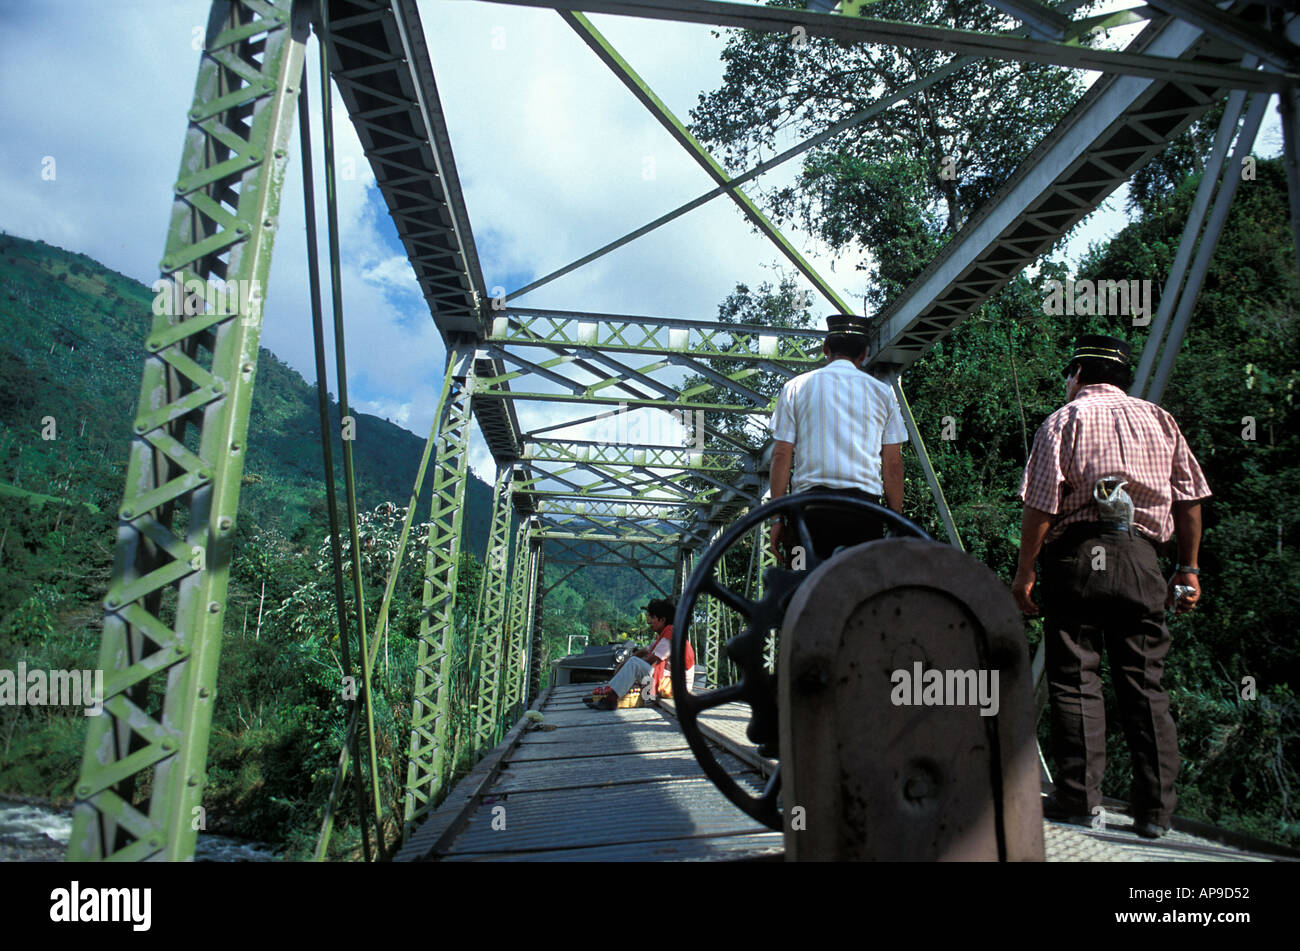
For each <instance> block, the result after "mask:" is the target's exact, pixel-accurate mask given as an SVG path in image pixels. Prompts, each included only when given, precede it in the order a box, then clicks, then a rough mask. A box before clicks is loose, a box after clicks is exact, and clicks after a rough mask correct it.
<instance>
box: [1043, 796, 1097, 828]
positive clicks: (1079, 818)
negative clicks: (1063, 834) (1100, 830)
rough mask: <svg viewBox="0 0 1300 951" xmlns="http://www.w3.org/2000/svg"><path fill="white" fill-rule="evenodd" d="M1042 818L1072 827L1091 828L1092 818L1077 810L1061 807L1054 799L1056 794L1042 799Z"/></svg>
mask: <svg viewBox="0 0 1300 951" xmlns="http://www.w3.org/2000/svg"><path fill="white" fill-rule="evenodd" d="M1043 818H1044V819H1050V820H1051V821H1052V822H1064V823H1066V824H1067V825H1072V826H1091V825H1092V816H1090V815H1089V814H1088V813H1086V812H1081V811H1079V810H1078V809H1074V808H1070V807H1069V806H1065V805H1062V804H1061V803H1060V802H1058V801H1057V799H1056V794H1055V793H1052V794H1051V795H1050V796H1046V797H1044V798H1043Z"/></svg>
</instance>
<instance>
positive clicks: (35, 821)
mask: <svg viewBox="0 0 1300 951" xmlns="http://www.w3.org/2000/svg"><path fill="white" fill-rule="evenodd" d="M71 836H72V808H71V807H70V806H67V807H58V806H51V805H49V804H48V803H39V802H31V801H26V802H24V801H20V800H16V799H4V798H0V862H62V861H63V857H64V855H65V854H67V851H68V839H69V838H70V837H71ZM194 860H195V861H196V862H277V861H279V860H280V855H279V854H278V853H276V852H274V851H272V850H271V849H270V847H268V846H266V845H263V844H262V843H260V842H249V841H247V840H244V839H234V838H231V837H230V836H227V835H215V834H213V833H210V832H200V833H199V841H198V845H197V846H196V847H195V850H194Z"/></svg>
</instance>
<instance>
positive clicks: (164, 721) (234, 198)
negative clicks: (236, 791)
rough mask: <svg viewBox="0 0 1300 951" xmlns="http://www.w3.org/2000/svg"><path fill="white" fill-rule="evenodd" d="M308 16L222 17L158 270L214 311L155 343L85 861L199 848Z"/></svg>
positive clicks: (235, 10)
mask: <svg viewBox="0 0 1300 951" xmlns="http://www.w3.org/2000/svg"><path fill="white" fill-rule="evenodd" d="M295 6H296V5H294V4H292V3H290V2H289V0H276V2H269V0H245V2H238V0H234V2H228V3H220V4H215V5H214V6H213V8H212V13H211V16H210V17H209V19H208V26H207V32H206V35H205V39H204V49H203V53H202V55H201V58H200V61H199V70H198V79H197V82H196V84H195V91H194V100H193V106H192V107H191V109H190V112H189V125H188V127H187V129H186V132H185V144H184V149H183V152H182V157H181V165H180V173H179V176H178V177H177V181H176V188H175V198H174V200H173V204H172V213H171V220H170V224H169V227H168V234H167V243H166V250H165V251H164V253H163V260H162V265H161V270H162V273H163V275H164V276H165V277H166V278H167V279H168V280H170V281H174V282H180V283H181V284H182V285H184V284H185V283H186V282H193V283H191V284H190V285H189V286H188V287H187V288H186V290H187V291H189V290H190V289H191V288H199V287H201V288H202V293H200V294H199V295H198V296H199V297H201V298H203V302H202V303H201V304H200V305H199V306H198V307H194V306H188V305H187V306H182V307H180V308H175V309H173V308H167V310H170V311H172V312H170V313H165V314H163V315H157V316H155V318H154V321H153V326H152V328H151V330H150V333H149V336H148V338H147V340H146V341H145V349H146V351H147V352H148V356H147V357H146V358H145V361H144V378H143V381H142V383H141V387H140V397H139V403H138V409H137V411H136V416H135V426H134V432H135V435H134V437H133V439H132V443H131V450H130V457H129V459H128V463H127V484H126V492H125V495H124V498H123V503H122V508H121V511H120V513H119V516H120V521H119V523H118V529H117V544H116V553H115V557H114V562H113V572H112V576H111V578H110V581H109V588H108V595H107V597H106V599H105V602H104V604H105V608H106V611H105V615H104V633H103V639H102V643H101V648H100V659H99V666H100V667H101V668H102V669H103V670H104V673H105V682H104V711H103V713H102V714H101V715H99V716H96V717H92V718H90V719H89V721H88V730H87V738H86V751H85V757H84V759H83V760H82V765H81V776H80V779H79V780H78V782H77V785H76V788H75V792H76V797H77V802H76V806H75V809H74V813H73V828H72V837H71V839H70V841H69V845H68V857H69V859H71V860H74V861H81V860H89V859H112V860H125V861H138V860H144V859H154V860H167V861H178V860H184V859H188V858H190V857H192V855H193V853H194V843H195V839H196V837H197V835H198V831H197V830H198V828H199V826H200V824H201V823H200V822H197V821H195V820H196V818H197V817H200V816H201V815H202V806H201V797H202V793H203V785H204V778H205V777H204V768H205V763H206V759H207V749H208V733H209V729H210V726H211V722H212V709H213V704H214V702H215V700H216V681H217V663H218V658H219V656H220V653H221V630H222V622H223V621H224V619H225V611H226V593H227V585H228V582H229V574H230V560H231V552H232V545H233V541H234V537H235V520H236V517H237V513H238V504H239V486H240V479H241V476H242V473H243V468H244V457H245V453H246V449H247V433H248V416H249V409H250V406H251V403H252V396H253V381H254V378H255V375H256V372H257V357H258V340H259V338H260V336H261V320H262V306H263V303H264V299H265V288H266V279H267V275H268V273H269V271H270V264H271V246H272V242H273V240H274V238H275V233H276V227H277V225H278V222H279V211H280V200H281V189H282V187H283V182H284V173H285V168H286V165H287V164H288V147H289V137H290V135H291V133H292V131H293V116H294V108H295V103H296V100H297V92H298V88H297V87H298V84H299V83H301V82H302V78H303V75H302V74H303V56H304V47H305V43H306V39H307V36H308V34H309V29H310V24H309V21H308V19H307V17H306V15H305V12H304V11H303V9H302V8H301V7H297V8H296V9H295ZM232 291H234V292H235V293H232ZM177 296H178V297H179V296H181V295H177ZM214 298H215V299H216V300H214ZM177 526H183V528H179V527H177Z"/></svg>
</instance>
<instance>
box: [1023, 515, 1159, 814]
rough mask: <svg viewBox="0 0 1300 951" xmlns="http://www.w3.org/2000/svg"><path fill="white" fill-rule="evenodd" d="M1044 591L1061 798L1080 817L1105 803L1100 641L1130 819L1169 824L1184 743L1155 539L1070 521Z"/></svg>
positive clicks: (1054, 547)
mask: <svg viewBox="0 0 1300 951" xmlns="http://www.w3.org/2000/svg"><path fill="white" fill-rule="evenodd" d="M1103 558H1104V560H1103ZM1103 565H1104V567H1102V566H1103ZM1042 592H1043V604H1044V609H1045V610H1044V614H1045V623H1044V627H1043V636H1044V638H1045V639H1046V648H1045V649H1046V666H1047V682H1048V689H1049V693H1050V696H1051V706H1052V740H1053V748H1054V751H1055V753H1056V762H1057V770H1058V773H1059V775H1058V776H1057V777H1056V780H1057V782H1056V789H1057V799H1058V801H1059V802H1060V803H1061V804H1062V805H1063V806H1065V807H1067V808H1069V809H1071V810H1074V809H1077V810H1078V811H1079V812H1081V813H1091V812H1092V810H1093V808H1094V807H1096V806H1098V805H1100V802H1101V778H1102V774H1103V773H1104V772H1105V769H1106V708H1105V703H1104V701H1103V699H1102V692H1101V673H1100V671H1101V651H1102V649H1103V647H1104V649H1105V651H1106V653H1107V655H1108V656H1109V658H1110V669H1111V676H1112V679H1113V681H1114V687H1115V695H1116V697H1117V699H1118V701H1119V713H1120V719H1121V721H1122V723H1123V726H1124V735H1125V737H1126V738H1127V740H1128V749H1129V754H1130V756H1131V757H1132V760H1133V791H1132V796H1131V799H1132V806H1133V812H1134V818H1135V819H1136V820H1137V821H1139V822H1141V821H1144V820H1145V821H1147V822H1152V823H1155V824H1157V825H1165V826H1167V825H1169V820H1170V817H1171V816H1172V815H1173V812H1174V804H1175V801H1176V798H1175V795H1174V777H1175V776H1176V775H1177V774H1178V765H1179V759H1178V739H1177V736H1176V734H1175V732H1174V721H1173V717H1172V716H1170V713H1169V696H1168V694H1167V693H1166V692H1165V690H1164V688H1163V687H1162V686H1161V683H1160V681H1161V678H1162V677H1163V676H1164V667H1165V664H1164V662H1165V655H1166V654H1168V653H1169V629H1168V628H1167V627H1166V626H1165V594H1166V585H1165V581H1164V578H1163V577H1162V576H1161V574H1160V565H1159V563H1158V562H1157V560H1156V551H1155V547H1154V545H1153V544H1152V542H1151V541H1150V540H1148V539H1147V538H1146V537H1145V536H1142V535H1140V534H1136V533H1135V534H1134V535H1133V536H1130V535H1129V533H1128V531H1127V530H1117V529H1114V528H1108V527H1105V526H1102V525H1097V524H1081V525H1071V526H1069V527H1068V528H1067V529H1066V531H1065V534H1064V535H1062V536H1061V538H1059V539H1057V540H1056V541H1054V542H1052V543H1051V544H1050V545H1048V546H1047V547H1046V548H1044V550H1043V554H1042Z"/></svg>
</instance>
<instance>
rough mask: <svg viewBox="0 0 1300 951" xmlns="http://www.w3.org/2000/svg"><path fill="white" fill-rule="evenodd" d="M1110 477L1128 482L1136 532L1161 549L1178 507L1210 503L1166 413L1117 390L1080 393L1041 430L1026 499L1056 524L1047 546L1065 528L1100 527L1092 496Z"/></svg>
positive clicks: (1024, 483) (1103, 387)
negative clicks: (1089, 524)
mask: <svg viewBox="0 0 1300 951" xmlns="http://www.w3.org/2000/svg"><path fill="white" fill-rule="evenodd" d="M1108 475H1123V476H1125V477H1127V479H1128V485H1126V486H1125V487H1124V491H1125V492H1127V493H1128V494H1129V496H1130V497H1131V498H1132V499H1133V509H1134V515H1133V525H1134V527H1135V528H1137V529H1138V530H1139V531H1141V532H1143V533H1145V534H1146V535H1147V536H1149V537H1150V538H1153V539H1155V540H1156V541H1158V542H1166V541H1168V540H1169V539H1170V538H1171V537H1173V534H1174V516H1173V508H1172V506H1173V503H1174V502H1190V501H1195V500H1197V499H1205V498H1209V496H1210V487H1209V485H1208V484H1207V483H1206V481H1205V476H1204V474H1202V472H1201V467H1200V465H1198V464H1197V462H1196V457H1195V456H1193V455H1192V451H1191V449H1189V448H1188V446H1187V441H1186V440H1185V439H1183V434H1182V433H1181V432H1180V431H1179V429H1178V424H1177V423H1176V422H1174V418H1173V417H1172V416H1170V415H1169V414H1168V413H1167V412H1165V411H1164V410H1163V409H1161V408H1160V407H1159V406H1156V405H1155V404H1154V403H1148V402H1147V401H1146V400H1140V399H1136V398H1134V397H1131V396H1129V395H1127V394H1126V393H1125V392H1124V391H1123V390H1121V389H1120V388H1119V387H1117V386H1111V385H1110V384H1108V383H1096V384H1092V385H1089V386H1085V387H1082V388H1081V389H1080V390H1079V392H1078V394H1077V395H1076V396H1075V398H1074V399H1073V400H1072V401H1071V402H1070V403H1068V404H1066V405H1065V406H1063V407H1061V408H1060V409H1058V410H1057V411H1056V412H1055V413H1053V414H1052V415H1051V416H1049V417H1047V419H1046V420H1045V421H1044V422H1043V425H1042V426H1040V427H1038V433H1037V435H1035V436H1034V449H1033V452H1031V453H1030V454H1029V462H1028V464H1027V465H1026V466H1025V475H1024V478H1023V479H1022V480H1021V482H1020V497H1021V498H1022V499H1024V501H1025V504H1026V505H1028V506H1031V507H1033V508H1036V509H1038V510H1039V511H1042V512H1048V513H1050V514H1051V515H1053V516H1055V518H1053V519H1052V527H1051V529H1050V530H1049V531H1048V533H1047V538H1046V539H1045V541H1046V542H1050V541H1053V540H1055V539H1056V538H1058V537H1060V535H1061V533H1062V532H1063V531H1064V529H1065V527H1066V526H1067V525H1071V524H1073V523H1075V522H1095V521H1099V520H1100V513H1099V511H1098V509H1097V503H1096V502H1095V501H1093V497H1092V489H1093V486H1094V485H1095V484H1096V482H1097V480H1098V479H1100V478H1102V477H1104V476H1108Z"/></svg>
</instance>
